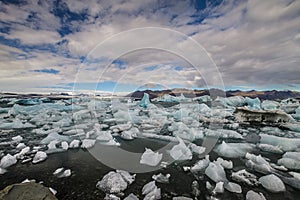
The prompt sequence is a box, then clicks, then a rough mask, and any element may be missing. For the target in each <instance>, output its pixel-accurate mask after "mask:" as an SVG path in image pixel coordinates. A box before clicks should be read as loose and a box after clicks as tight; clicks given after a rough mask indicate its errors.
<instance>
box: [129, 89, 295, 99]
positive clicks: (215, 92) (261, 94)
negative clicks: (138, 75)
mask: <svg viewBox="0 0 300 200" xmlns="http://www.w3.org/2000/svg"><path fill="white" fill-rule="evenodd" d="M144 93H148V94H149V97H150V99H153V98H156V97H159V96H163V95H164V94H169V95H172V96H180V95H181V94H182V95H183V96H185V97H188V98H193V97H199V96H203V95H210V94H212V95H211V96H212V98H216V97H217V96H224V95H226V96H227V97H230V96H243V97H251V98H255V97H258V98H260V99H262V100H266V99H269V100H276V99H287V98H300V92H297V91H289V90H287V91H277V90H271V91H256V90H250V91H241V90H228V91H226V92H225V93H224V91H223V90H219V89H210V90H189V89H184V88H175V89H170V90H143V91H139V90H138V91H135V92H132V93H130V94H128V95H127V97H132V98H135V99H141V98H143V95H144Z"/></svg>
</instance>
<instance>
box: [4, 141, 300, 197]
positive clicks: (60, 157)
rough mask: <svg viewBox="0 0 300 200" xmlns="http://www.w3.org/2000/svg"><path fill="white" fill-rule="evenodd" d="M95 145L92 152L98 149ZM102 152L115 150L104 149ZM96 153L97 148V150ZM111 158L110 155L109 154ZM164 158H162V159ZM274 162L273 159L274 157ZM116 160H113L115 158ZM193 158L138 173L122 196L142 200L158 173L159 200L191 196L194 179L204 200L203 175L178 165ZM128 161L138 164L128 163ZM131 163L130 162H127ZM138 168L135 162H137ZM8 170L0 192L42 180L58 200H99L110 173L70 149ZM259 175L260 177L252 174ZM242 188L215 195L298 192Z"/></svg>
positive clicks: (238, 164)
mask: <svg viewBox="0 0 300 200" xmlns="http://www.w3.org/2000/svg"><path fill="white" fill-rule="evenodd" d="M165 145H166V142H163V141H157V140H150V139H136V140H134V141H122V145H121V147H122V148H123V149H124V150H126V151H130V152H140V153H141V152H143V151H144V148H145V147H149V148H152V149H153V150H155V149H160V148H161V147H163V146H165ZM99 146H100V145H96V147H95V149H97V148H100V150H105V149H101V148H103V147H99ZM105 148H106V150H109V149H110V148H117V147H105ZM98 150H99V149H98ZM111 156H112V159H115V158H114V157H113V154H112V155H111ZM216 158H217V155H216V154H214V153H213V152H211V160H214V159H216ZM165 159H168V158H167V157H166V155H164V157H163V160H165ZM274 159H276V158H274ZM115 160H116V159H115ZM196 160H197V158H194V159H193V160H192V161H185V162H181V163H172V164H171V165H169V166H168V167H167V168H166V169H158V170H156V171H151V172H146V173H138V174H137V175H136V181H135V182H134V183H133V184H132V185H130V186H129V187H128V188H127V190H125V192H124V193H125V196H124V197H126V196H127V195H128V194H130V193H134V194H135V195H137V196H138V197H139V198H140V199H143V196H142V194H141V190H142V187H143V186H144V185H145V184H146V183H148V182H150V181H151V180H152V178H151V177H152V175H154V174H158V173H163V174H166V173H169V174H171V177H170V183H169V184H161V183H157V186H158V187H160V188H161V190H162V199H172V197H174V196H179V195H180V196H181V195H183V196H187V197H192V198H193V195H192V190H191V184H192V182H193V181H194V180H198V183H199V185H200V190H201V192H202V193H201V196H200V198H198V199H206V197H207V196H208V195H209V192H208V191H207V190H206V189H205V182H206V181H208V178H207V177H206V176H203V175H201V174H199V175H196V176H195V175H193V174H192V173H190V172H184V171H183V170H182V166H186V165H187V166H190V165H191V164H192V163H194V162H196ZM128 162H138V160H137V161H128ZM233 162H234V166H235V167H234V171H236V170H239V169H242V168H244V163H243V161H242V160H240V159H234V160H233ZM131 164H132V163H131ZM137 165H138V163H137ZM59 167H64V168H67V169H71V170H72V175H71V177H66V178H57V177H55V176H54V175H53V174H52V173H53V172H54V171H55V170H56V169H57V168H59ZM8 170H9V171H8V172H7V173H6V174H4V175H0V189H3V188H4V187H6V186H7V185H10V184H13V183H18V182H22V181H23V180H24V179H26V178H28V179H35V180H36V181H37V182H39V181H43V182H44V185H45V186H47V187H52V188H54V189H55V190H57V191H58V193H57V195H56V196H57V198H58V199H103V198H104V196H105V194H104V193H103V192H102V191H100V190H98V189H96V183H97V182H98V181H99V180H101V179H102V177H103V176H104V175H105V174H106V173H108V172H109V171H111V170H114V169H112V168H110V167H108V166H106V165H104V164H103V163H101V162H100V161H98V160H97V159H95V158H94V156H93V155H92V154H91V153H90V151H88V150H82V149H71V150H68V151H66V152H61V153H56V154H50V155H49V156H48V159H47V160H46V161H44V162H42V163H38V164H36V165H34V164H31V163H27V164H17V165H14V166H12V167H10V168H9V169H8ZM231 172H232V170H227V171H226V173H227V177H228V179H230V174H231ZM256 175H258V177H259V176H261V174H256ZM211 183H212V182H211ZM240 185H241V186H242V189H243V194H233V193H229V192H226V191H225V193H224V194H221V195H219V196H217V197H218V198H219V199H245V194H246V193H247V191H248V190H251V189H252V190H254V191H257V192H262V193H263V194H264V195H265V197H266V198H267V199H272V200H273V199H275V200H283V199H299V198H298V197H300V191H298V190H296V189H293V188H291V187H289V186H287V185H286V188H287V191H286V192H285V193H278V194H272V193H269V192H267V191H266V190H265V189H264V188H262V187H261V186H258V187H250V186H248V185H245V184H240Z"/></svg>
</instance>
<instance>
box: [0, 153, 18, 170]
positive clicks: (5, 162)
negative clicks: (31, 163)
mask: <svg viewBox="0 0 300 200" xmlns="http://www.w3.org/2000/svg"><path fill="white" fill-rule="evenodd" d="M16 163H17V159H16V157H15V156H12V155H10V154H6V156H4V157H3V158H2V159H1V161H0V168H8V167H10V166H12V165H14V164H16Z"/></svg>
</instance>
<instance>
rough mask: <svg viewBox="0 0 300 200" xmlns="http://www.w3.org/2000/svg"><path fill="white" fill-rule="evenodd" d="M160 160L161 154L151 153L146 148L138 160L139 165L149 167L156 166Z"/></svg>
mask: <svg viewBox="0 0 300 200" xmlns="http://www.w3.org/2000/svg"><path fill="white" fill-rule="evenodd" d="M161 159H162V153H158V152H153V151H152V150H151V149H148V148H146V150H145V152H144V153H143V155H142V157H141V159H140V163H141V164H144V165H149V166H157V165H158V164H159V163H160V161H161Z"/></svg>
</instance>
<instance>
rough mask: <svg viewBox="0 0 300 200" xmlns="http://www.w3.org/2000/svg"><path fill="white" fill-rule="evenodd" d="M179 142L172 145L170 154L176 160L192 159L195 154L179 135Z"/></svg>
mask: <svg viewBox="0 0 300 200" xmlns="http://www.w3.org/2000/svg"><path fill="white" fill-rule="evenodd" d="M177 139H178V141H179V144H177V145H175V146H173V147H172V149H171V150H170V155H171V157H172V158H173V159H174V160H191V159H192V157H193V155H192V152H191V150H190V149H189V148H188V147H187V146H186V145H185V143H184V142H183V140H182V139H181V138H179V137H177Z"/></svg>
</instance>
